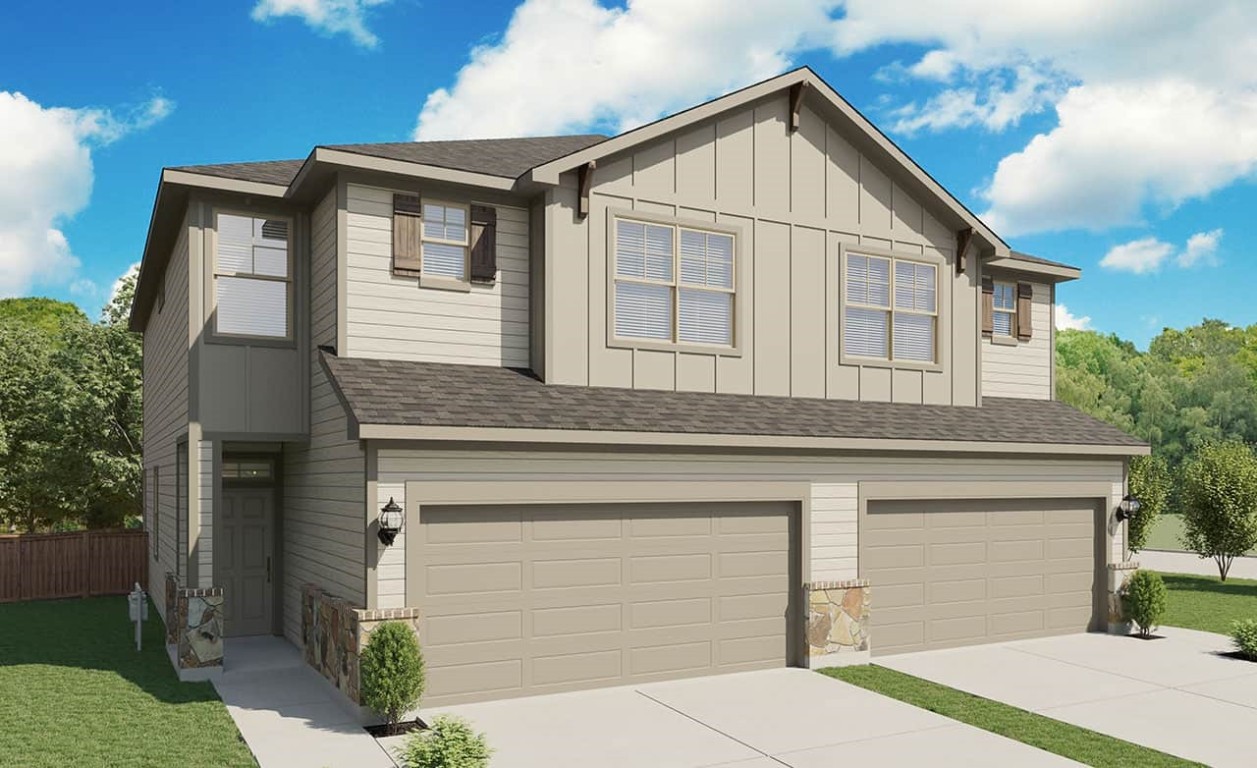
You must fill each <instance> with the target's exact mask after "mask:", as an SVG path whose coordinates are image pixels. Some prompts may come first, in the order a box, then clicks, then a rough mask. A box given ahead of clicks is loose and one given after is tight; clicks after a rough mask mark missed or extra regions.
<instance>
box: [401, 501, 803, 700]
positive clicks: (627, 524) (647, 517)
mask: <svg viewBox="0 0 1257 768" xmlns="http://www.w3.org/2000/svg"><path fill="white" fill-rule="evenodd" d="M794 508H795V506H794V505H791V504H788V503H784V502H783V503H745V504H672V505H662V504H648V505H646V504H603V505H555V506H532V505H527V506H514V507H500V506H498V507H424V508H423V510H422V512H421V513H420V520H421V523H420V525H419V528H420V530H419V531H418V532H417V533H418V536H412V537H411V538H410V539H409V540H408V541H407V547H411V546H413V547H414V549H412V550H410V551H409V552H408V555H407V556H408V558H409V557H417V558H420V562H421V567H420V568H418V569H417V573H418V574H419V598H418V601H417V605H419V606H420V608H421V610H422V616H423V619H422V621H421V625H420V634H421V638H422V642H423V649H424V657H425V661H426V662H427V668H428V688H427V692H426V694H425V696H424V702H425V703H426V704H427V705H429V706H435V705H439V704H452V703H458V702H466V701H478V700H484V699H496V698H506V697H511V696H521V695H531V694H541V693H552V692H556V691H562V690H572V689H578V688H593V687H599V686H608V685H623V684H628V683H636V682H645V681H652V680H666V679H672V678H680V677H692V676H696V675H707V674H714V673H721V672H734V671H742V670H751V669H763V668H769V667H780V666H785V665H786V664H788V663H790V662H791V660H792V659H791V652H790V651H791V649H792V648H793V647H794V642H793V636H792V633H793V632H794V631H795V629H794V628H795V626H796V624H797V622H793V621H791V619H790V616H789V614H790V612H791V608H792V606H791V605H790V595H791V592H792V590H791V589H790V585H791V584H792V583H793V584H798V583H799V579H798V577H797V574H796V575H795V576H794V578H792V571H791V569H792V563H795V562H797V558H796V557H795V556H794V545H793V544H792V542H793V541H794V540H795V538H796V537H795V535H794V527H795V525H796V522H795V517H796V516H795V515H794V514H792V511H793V509H794Z"/></svg>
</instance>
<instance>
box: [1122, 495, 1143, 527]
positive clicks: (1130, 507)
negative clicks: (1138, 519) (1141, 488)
mask: <svg viewBox="0 0 1257 768" xmlns="http://www.w3.org/2000/svg"><path fill="white" fill-rule="evenodd" d="M1141 509H1143V504H1141V503H1140V502H1139V499H1136V498H1135V497H1134V496H1132V495H1130V494H1129V493H1128V494H1126V498H1124V499H1122V503H1121V504H1118V505H1117V521H1118V522H1119V523H1120V522H1122V521H1123V520H1130V519H1131V518H1133V517H1134V516H1135V515H1137V514H1139V510H1141Z"/></svg>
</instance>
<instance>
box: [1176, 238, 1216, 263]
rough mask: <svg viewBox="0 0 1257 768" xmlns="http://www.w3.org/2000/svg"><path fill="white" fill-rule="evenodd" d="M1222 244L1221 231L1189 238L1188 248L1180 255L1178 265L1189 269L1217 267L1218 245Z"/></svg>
mask: <svg viewBox="0 0 1257 768" xmlns="http://www.w3.org/2000/svg"><path fill="white" fill-rule="evenodd" d="M1221 242H1222V230H1221V229H1214V230H1210V231H1208V232H1197V233H1196V234H1194V235H1192V236H1191V237H1189V238H1187V247H1186V248H1184V249H1183V252H1182V253H1180V254H1179V255H1178V265H1179V266H1180V267H1188V268H1190V267H1194V266H1196V265H1197V264H1204V265H1207V266H1214V265H1216V264H1217V263H1218V245H1219V243H1221Z"/></svg>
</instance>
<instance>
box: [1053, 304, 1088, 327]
mask: <svg viewBox="0 0 1257 768" xmlns="http://www.w3.org/2000/svg"><path fill="white" fill-rule="evenodd" d="M1055 320H1056V329H1057V330H1058V331H1064V330H1074V331H1089V330H1091V318H1090V317H1089V316H1087V315H1083V316H1081V317H1080V316H1078V315H1075V314H1073V313H1072V312H1070V311H1069V307H1067V306H1065V305H1064V304H1057V305H1056V318H1055Z"/></svg>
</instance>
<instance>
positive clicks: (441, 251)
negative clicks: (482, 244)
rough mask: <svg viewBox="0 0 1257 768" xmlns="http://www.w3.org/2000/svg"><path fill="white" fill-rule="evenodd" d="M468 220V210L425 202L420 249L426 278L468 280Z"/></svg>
mask: <svg viewBox="0 0 1257 768" xmlns="http://www.w3.org/2000/svg"><path fill="white" fill-rule="evenodd" d="M468 218H469V216H468V206H465V205H454V204H451V203H440V202H428V201H426V200H425V201H424V203H423V234H422V236H421V240H420V248H421V249H422V256H421V258H422V260H423V272H424V274H425V275H434V276H437V277H446V278H449V279H451V280H460V281H465V280H466V279H467V252H468V247H469V246H470V244H471V237H470V233H471V227H470V226H469V225H468V222H467V220H468Z"/></svg>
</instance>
